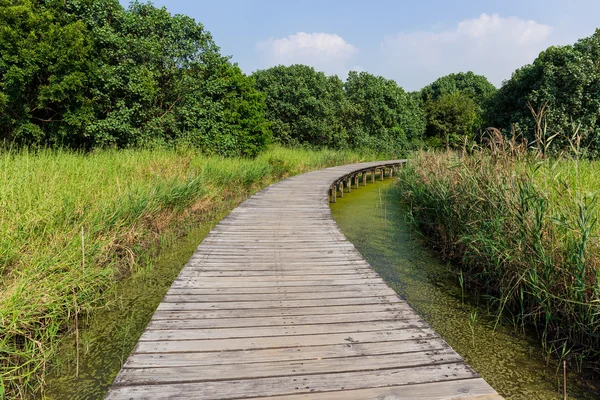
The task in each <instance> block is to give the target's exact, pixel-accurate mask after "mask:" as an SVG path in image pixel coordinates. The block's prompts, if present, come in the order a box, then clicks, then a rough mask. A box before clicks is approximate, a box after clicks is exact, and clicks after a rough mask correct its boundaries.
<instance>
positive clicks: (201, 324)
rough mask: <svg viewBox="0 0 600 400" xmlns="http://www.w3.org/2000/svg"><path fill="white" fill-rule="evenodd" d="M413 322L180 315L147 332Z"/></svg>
mask: <svg viewBox="0 0 600 400" xmlns="http://www.w3.org/2000/svg"><path fill="white" fill-rule="evenodd" d="M410 319H414V313H413V312H412V311H411V310H407V311H404V312H393V311H377V312H370V313H354V314H332V315H295V316H288V317H279V316H271V317H261V318H244V317H240V318H219V319H216V318H210V319H206V318H189V319H187V318H185V317H184V316H183V315H182V316H181V317H180V318H176V319H167V320H161V319H153V320H152V321H150V323H149V324H148V327H147V328H146V329H147V330H152V329H211V328H243V327H259V326H271V327H275V326H290V325H293V326H298V325H314V324H336V323H344V322H374V321H395V320H410Z"/></svg>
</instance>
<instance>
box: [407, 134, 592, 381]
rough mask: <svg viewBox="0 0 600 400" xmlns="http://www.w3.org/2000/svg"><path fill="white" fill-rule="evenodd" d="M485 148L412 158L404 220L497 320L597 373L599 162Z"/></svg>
mask: <svg viewBox="0 0 600 400" xmlns="http://www.w3.org/2000/svg"><path fill="white" fill-rule="evenodd" d="M492 150H493V151H483V150H482V151H476V152H473V153H472V154H470V155H467V154H466V152H463V154H458V153H451V152H448V153H431V152H422V153H418V154H415V156H414V157H413V158H412V159H411V161H410V163H409V164H408V166H407V168H406V169H404V171H403V172H402V175H401V179H400V182H401V183H400V184H401V186H402V189H403V190H402V193H403V196H404V201H406V202H407V203H408V204H409V205H410V218H411V219H412V221H413V222H414V223H415V225H416V226H417V227H418V229H419V230H420V231H421V232H422V233H424V235H425V237H426V238H428V240H429V241H430V243H431V244H432V245H433V246H434V247H435V248H436V249H437V250H438V251H439V252H440V254H441V255H442V257H443V258H445V259H448V260H452V261H454V262H455V263H454V265H457V266H458V268H459V270H457V271H456V272H457V276H459V277H460V279H464V283H465V284H467V283H468V284H469V286H470V287H471V288H472V289H474V290H475V291H476V292H478V293H479V294H483V295H484V296H485V297H486V298H487V299H489V303H488V305H489V306H491V308H492V309H494V310H496V311H497V313H498V319H500V318H506V319H508V320H509V321H511V322H512V323H513V324H514V325H515V327H516V328H517V329H519V330H523V331H525V330H528V329H533V330H534V331H535V332H536V333H537V334H538V336H539V338H540V340H541V343H542V345H543V347H544V349H545V350H546V352H547V355H548V359H549V360H550V359H551V356H552V355H555V356H557V357H558V358H559V359H561V360H562V359H564V360H569V361H570V362H571V363H572V365H573V366H575V367H576V368H577V369H578V370H582V369H584V368H591V369H594V370H596V371H600V251H599V250H600V241H599V236H598V234H599V231H600V226H599V225H598V213H599V209H598V189H599V188H600V162H598V161H588V160H581V159H577V158H573V157H569V156H561V157H555V158H547V157H545V156H544V155H542V154H541V153H539V152H527V151H524V152H519V151H515V149H514V148H513V149H512V150H511V149H509V148H508V147H507V148H506V149H504V150H506V151H498V148H497V146H492Z"/></svg>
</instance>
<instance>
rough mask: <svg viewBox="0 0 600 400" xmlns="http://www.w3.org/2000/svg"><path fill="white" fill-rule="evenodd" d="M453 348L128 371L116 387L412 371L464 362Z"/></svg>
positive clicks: (120, 378) (126, 370)
mask: <svg viewBox="0 0 600 400" xmlns="http://www.w3.org/2000/svg"><path fill="white" fill-rule="evenodd" d="M462 361H463V360H462V358H461V357H460V356H459V355H458V354H456V352H455V351H454V350H452V349H443V350H435V351H423V352H415V353H405V354H403V355H402V357H401V358H400V357H398V355H396V354H382V355H369V356H358V357H353V358H351V359H349V358H326V359H322V358H321V359H319V358H316V359H312V360H303V361H296V360H294V361H267V362H258V363H247V364H237V365H236V367H235V368H231V365H204V366H199V365H194V366H185V367H181V366H180V367H155V368H134V369H125V370H123V372H122V373H121V374H119V376H118V377H117V379H115V385H120V384H133V385H150V384H157V383H180V382H186V383H189V382H207V381H218V380H225V379H227V380H238V379H253V378H262V377H265V376H269V377H283V376H295V375H305V374H324V373H332V372H357V371H370V370H377V369H390V368H410V367H418V366H422V365H428V364H435V365H438V364H445V363H456V362H462Z"/></svg>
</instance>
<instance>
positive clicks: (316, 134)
mask: <svg viewBox="0 0 600 400" xmlns="http://www.w3.org/2000/svg"><path fill="white" fill-rule="evenodd" d="M252 76H253V77H254V79H255V80H256V84H257V87H258V89H259V90H261V91H262V92H263V93H264V94H265V95H266V103H267V109H266V116H267V119H268V120H269V121H270V122H271V129H272V131H273V138H274V139H275V140H277V141H278V142H280V143H282V144H284V145H292V146H294V145H314V146H326V147H343V146H344V145H345V143H346V132H345V129H344V126H343V123H342V115H343V111H342V109H343V108H344V107H345V105H344V91H343V83H342V81H341V80H340V79H339V78H338V77H337V76H326V75H325V74H324V73H323V72H318V71H315V69H314V68H313V67H309V66H306V65H292V66H289V67H286V66H283V65H279V66H276V67H272V68H269V69H266V70H259V71H256V72H255V73H254V74H253V75H252Z"/></svg>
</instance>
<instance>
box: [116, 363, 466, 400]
mask: <svg viewBox="0 0 600 400" xmlns="http://www.w3.org/2000/svg"><path fill="white" fill-rule="evenodd" d="M475 377H477V374H476V373H475V372H473V370H472V369H471V368H469V367H468V366H466V365H465V364H463V363H455V364H444V365H432V366H422V367H414V368H406V369H405V368H399V369H383V370H377V371H361V372H342V373H335V374H318V375H295V376H290V377H266V378H258V379H241V380H224V381H212V382H194V383H177V384H156V385H125V386H118V385H117V386H114V387H113V390H112V391H111V392H110V393H109V395H108V397H107V399H109V400H116V399H131V398H132V397H133V398H148V399H156V398H166V399H169V398H193V399H204V400H225V399H247V398H252V397H257V396H265V395H267V396H277V395H287V394H298V393H310V392H315V391H317V392H327V391H340V390H354V389H364V388H369V387H371V388H377V387H386V386H400V385H411V384H413V385H414V384H418V383H428V382H445V381H454V380H461V379H472V378H475Z"/></svg>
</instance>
